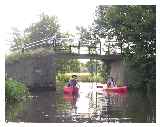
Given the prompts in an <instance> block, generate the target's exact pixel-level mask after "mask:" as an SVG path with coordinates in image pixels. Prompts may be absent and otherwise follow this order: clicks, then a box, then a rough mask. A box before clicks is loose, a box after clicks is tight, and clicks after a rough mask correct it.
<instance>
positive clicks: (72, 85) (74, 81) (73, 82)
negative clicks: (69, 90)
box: [68, 75, 78, 87]
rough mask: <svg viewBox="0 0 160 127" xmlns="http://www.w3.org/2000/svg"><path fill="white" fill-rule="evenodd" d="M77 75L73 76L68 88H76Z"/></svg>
mask: <svg viewBox="0 0 160 127" xmlns="http://www.w3.org/2000/svg"><path fill="white" fill-rule="evenodd" d="M77 77H78V76H77V75H72V78H71V79H70V80H69V83H68V87H76V85H77V83H78V80H77Z"/></svg>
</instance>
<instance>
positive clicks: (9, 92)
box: [5, 79, 29, 101]
mask: <svg viewBox="0 0 160 127" xmlns="http://www.w3.org/2000/svg"><path fill="white" fill-rule="evenodd" d="M28 95H29V90H28V88H27V87H26V86H25V85H24V84H22V83H20V82H17V81H16V80H13V79H6V80H5V97H6V101H20V100H23V99H25V98H26V97H27V96H28Z"/></svg>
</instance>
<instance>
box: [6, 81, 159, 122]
mask: <svg viewBox="0 0 160 127" xmlns="http://www.w3.org/2000/svg"><path fill="white" fill-rule="evenodd" d="M155 113H156V102H155V94H148V95H146V94H144V93H143V92H142V91H128V93H124V94H116V93H107V92H104V91H102V90H101V89H100V88H99V89H96V87H95V84H94V83H80V91H79V95H78V96H70V95H64V94H63V89H62V88H59V89H57V91H56V92H55V91H39V92H32V99H31V100H30V101H27V102H21V103H17V104H14V105H6V121H12V122H36V123H39V122H42V123H46V122H47V123H50V122H53V123H61V122H65V123H68V122H69V123H71V122H89V123H96V122H127V123H129V122H136V123H141V122H143V123H148V122H149V123H151V122H156V118H155V116H156V114H155Z"/></svg>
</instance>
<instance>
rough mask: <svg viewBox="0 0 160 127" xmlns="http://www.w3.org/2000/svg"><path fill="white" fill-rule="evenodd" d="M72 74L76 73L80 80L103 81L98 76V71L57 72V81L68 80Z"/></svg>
mask: <svg viewBox="0 0 160 127" xmlns="http://www.w3.org/2000/svg"><path fill="white" fill-rule="evenodd" d="M72 75H77V76H78V80H79V81H80V82H103V78H102V77H101V76H100V73H97V74H95V73H94V74H91V73H64V74H61V73H59V74H58V75H57V80H58V81H63V82H65V83H66V82H68V81H69V79H70V78H71V76H72Z"/></svg>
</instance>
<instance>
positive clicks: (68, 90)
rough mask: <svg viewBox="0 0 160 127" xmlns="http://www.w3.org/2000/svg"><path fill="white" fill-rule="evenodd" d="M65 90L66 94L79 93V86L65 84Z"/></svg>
mask: <svg viewBox="0 0 160 127" xmlns="http://www.w3.org/2000/svg"><path fill="white" fill-rule="evenodd" d="M63 90H64V93H65V94H78V92H79V88H77V87H68V86H64V89H63Z"/></svg>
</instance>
